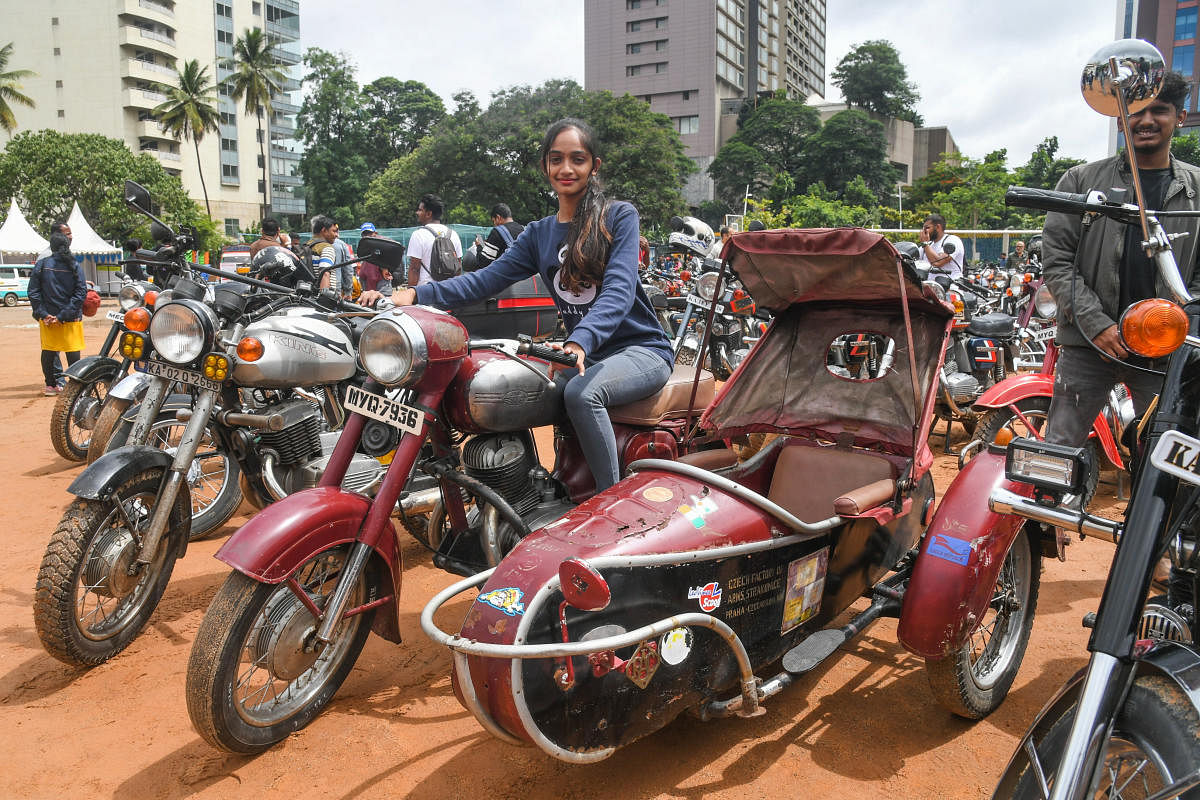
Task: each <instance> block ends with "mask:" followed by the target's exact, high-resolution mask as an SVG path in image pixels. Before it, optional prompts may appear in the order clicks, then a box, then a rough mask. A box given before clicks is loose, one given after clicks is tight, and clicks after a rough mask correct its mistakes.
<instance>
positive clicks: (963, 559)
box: [925, 533, 971, 567]
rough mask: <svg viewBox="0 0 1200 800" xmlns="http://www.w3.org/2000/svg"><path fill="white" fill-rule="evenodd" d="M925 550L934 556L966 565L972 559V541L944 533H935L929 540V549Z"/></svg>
mask: <svg viewBox="0 0 1200 800" xmlns="http://www.w3.org/2000/svg"><path fill="white" fill-rule="evenodd" d="M925 552H927V553H928V554H929V555H931V556H933V557H934V558H940V559H943V560H945V561H950V562H952V563H954V564H961V565H962V566H964V567H965V566H966V565H967V562H968V561H970V560H971V543H970V542H968V541H965V540H963V539H955V538H954V537H953V536H947V535H946V534H944V533H935V534H933V539H931V540H930V542H929V549H928V550H926V551H925Z"/></svg>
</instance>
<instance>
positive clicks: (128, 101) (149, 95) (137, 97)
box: [121, 89, 167, 110]
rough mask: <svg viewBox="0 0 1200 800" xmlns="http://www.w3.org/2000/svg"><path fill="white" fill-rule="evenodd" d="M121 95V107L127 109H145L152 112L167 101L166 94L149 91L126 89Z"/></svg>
mask: <svg viewBox="0 0 1200 800" xmlns="http://www.w3.org/2000/svg"><path fill="white" fill-rule="evenodd" d="M121 95H122V97H121V105H123V106H124V107H125V108H144V109H146V110H150V109H153V108H154V107H155V106H157V105H158V104H159V103H165V102H166V101H167V96H166V95H165V94H163V93H162V92H154V91H151V90H149V89H126V90H125V91H124V92H122V93H121Z"/></svg>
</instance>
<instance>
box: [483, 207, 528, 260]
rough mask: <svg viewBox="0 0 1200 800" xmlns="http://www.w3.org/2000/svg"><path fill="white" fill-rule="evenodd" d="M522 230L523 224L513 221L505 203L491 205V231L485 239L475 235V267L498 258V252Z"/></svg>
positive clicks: (505, 247)
mask: <svg viewBox="0 0 1200 800" xmlns="http://www.w3.org/2000/svg"><path fill="white" fill-rule="evenodd" d="M523 230H525V226H524V225H522V224H521V223H519V222H513V218H512V209H511V208H509V207H508V205H507V204H505V203H496V205H494V206H492V232H491V233H489V234H488V237H487V239H485V240H480V239H479V237H475V245H476V250H477V251H478V253H479V255H478V256H477V257H476V261H475V265H476V266H475V268H476V269H483V268H484V267H486V266H487V265H488V264H490V263H492V262H493V261H495V260H496V259H497V258H499V257H500V254H501V253H503V252H504V251H505V250H507V249H508V246H509V245H510V244H512V243H513V240H514V239H516V238H517V237H518V236H519V235H520V234H521V231H523Z"/></svg>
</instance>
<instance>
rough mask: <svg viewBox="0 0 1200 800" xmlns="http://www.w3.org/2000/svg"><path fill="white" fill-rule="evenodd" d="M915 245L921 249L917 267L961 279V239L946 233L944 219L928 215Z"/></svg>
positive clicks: (940, 216) (963, 254) (939, 216)
mask: <svg viewBox="0 0 1200 800" xmlns="http://www.w3.org/2000/svg"><path fill="white" fill-rule="evenodd" d="M918 238H919V239H920V241H919V242H917V245H918V246H919V247H920V248H921V258H920V259H919V260H918V261H917V266H918V267H925V268H927V269H929V270H930V271H932V272H934V273H942V274H944V275H949V276H950V277H951V278H961V277H962V274H963V258H964V257H965V256H966V252H965V249H964V248H963V243H962V239H960V238H958V237H957V236H955V235H954V234H952V233H946V218H945V217H943V216H942V215H941V214H930V215H929V216H928V217H926V218H925V224H924V225H922V226H921V235H920V237H918Z"/></svg>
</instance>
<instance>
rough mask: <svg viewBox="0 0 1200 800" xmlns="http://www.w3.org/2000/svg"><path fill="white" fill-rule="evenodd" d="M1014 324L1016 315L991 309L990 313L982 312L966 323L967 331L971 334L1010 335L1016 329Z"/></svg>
mask: <svg viewBox="0 0 1200 800" xmlns="http://www.w3.org/2000/svg"><path fill="white" fill-rule="evenodd" d="M1016 325H1017V318H1016V317H1014V316H1012V315H1011V314H1002V313H1001V312H999V311H993V312H992V313H991V314H984V315H983V316H981V317H975V318H974V319H973V320H971V322H970V324H969V325H967V333H969V334H971V335H972V336H1011V335H1012V332H1013V331H1014V330H1016Z"/></svg>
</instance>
